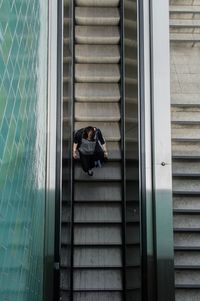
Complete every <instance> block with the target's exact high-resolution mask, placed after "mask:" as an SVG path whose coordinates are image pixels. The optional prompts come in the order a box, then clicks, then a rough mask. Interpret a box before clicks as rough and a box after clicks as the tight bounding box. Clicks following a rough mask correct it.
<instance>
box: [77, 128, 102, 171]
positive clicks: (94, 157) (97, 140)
mask: <svg viewBox="0 0 200 301" xmlns="http://www.w3.org/2000/svg"><path fill="white" fill-rule="evenodd" d="M73 142H74V143H73V158H74V159H77V158H78V154H77V151H78V152H79V156H80V161H81V165H82V168H83V170H84V171H85V172H86V173H87V174H88V175H89V176H93V171H92V169H93V168H94V167H101V166H102V163H103V162H105V161H107V160H108V152H107V147H106V141H105V139H104V137H103V135H102V133H101V130H100V129H98V128H96V127H92V126H88V127H86V128H82V129H80V130H78V131H76V132H75V134H74V141H73Z"/></svg>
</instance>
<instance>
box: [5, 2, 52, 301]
mask: <svg viewBox="0 0 200 301" xmlns="http://www.w3.org/2000/svg"><path fill="white" fill-rule="evenodd" d="M47 3H48V1H47V0H26V1H23V0H22V1H18V0H1V1H0V299H1V300H7V301H25V300H29V301H32V300H34V301H40V300H43V292H42V291H43V259H44V258H43V251H44V223H45V221H44V209H45V180H46V179H45V177H46V176H45V170H46V115H47V28H48V27H47V26H48V23H47V22H48V19H47V9H48V4H47Z"/></svg>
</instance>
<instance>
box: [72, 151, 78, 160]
mask: <svg viewBox="0 0 200 301" xmlns="http://www.w3.org/2000/svg"><path fill="white" fill-rule="evenodd" d="M73 158H74V159H77V158H78V155H77V152H76V151H73Z"/></svg>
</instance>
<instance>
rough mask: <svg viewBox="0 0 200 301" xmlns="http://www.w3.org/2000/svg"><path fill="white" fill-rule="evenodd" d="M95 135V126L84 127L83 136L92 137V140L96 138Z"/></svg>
mask: <svg viewBox="0 0 200 301" xmlns="http://www.w3.org/2000/svg"><path fill="white" fill-rule="evenodd" d="M94 136H95V130H94V127H93V126H87V127H86V128H85V129H84V132H83V138H84V139H91V140H93V139H94Z"/></svg>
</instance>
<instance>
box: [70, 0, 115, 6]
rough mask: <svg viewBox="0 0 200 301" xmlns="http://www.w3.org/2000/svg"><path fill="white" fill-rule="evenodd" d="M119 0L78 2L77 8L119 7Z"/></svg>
mask: <svg viewBox="0 0 200 301" xmlns="http://www.w3.org/2000/svg"><path fill="white" fill-rule="evenodd" d="M119 2H120V1H119V0H76V2H75V3H76V5H77V6H88V7H89V6H92V7H96V6H97V7H101V6H102V7H115V6H118V5H119Z"/></svg>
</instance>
